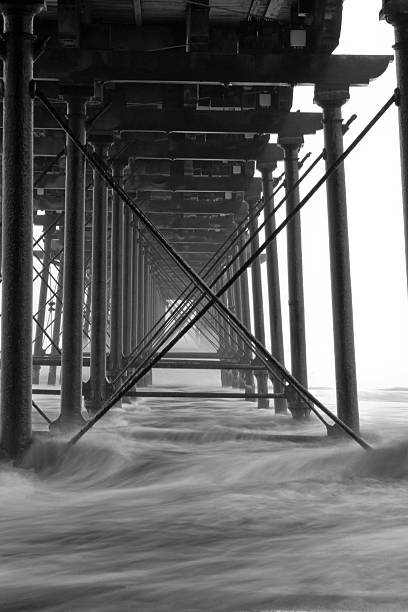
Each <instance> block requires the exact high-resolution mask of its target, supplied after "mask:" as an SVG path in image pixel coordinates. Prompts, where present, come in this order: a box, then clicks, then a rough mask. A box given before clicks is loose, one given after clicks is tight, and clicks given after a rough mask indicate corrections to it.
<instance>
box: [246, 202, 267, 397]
mask: <svg viewBox="0 0 408 612" xmlns="http://www.w3.org/2000/svg"><path fill="white" fill-rule="evenodd" d="M250 215H251V217H252V218H251V221H250V223H249V232H250V236H251V238H252V240H251V245H250V246H251V254H253V253H254V252H255V251H256V250H257V249H258V248H259V234H257V233H256V232H257V229H258V218H257V217H255V218H253V212H252V210H251V209H250ZM251 272H252V304H253V308H254V336H255V337H256V339H257V340H259V341H260V342H261V343H262V344H263V345H265V322H264V308H263V298H262V276H261V262H260V259H259V257H257V258H256V259H255V260H254V261H253V263H252V265H251ZM255 378H256V381H257V386H258V393H268V375H267V373H266V371H265V372H264V371H259V370H257V371H256V374H255ZM258 408H269V400H268V399H266V398H259V399H258Z"/></svg>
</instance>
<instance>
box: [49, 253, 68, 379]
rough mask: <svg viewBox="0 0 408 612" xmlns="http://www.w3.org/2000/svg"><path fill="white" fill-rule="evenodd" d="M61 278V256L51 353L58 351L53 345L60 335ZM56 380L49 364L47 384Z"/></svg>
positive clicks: (58, 342)
mask: <svg viewBox="0 0 408 612" xmlns="http://www.w3.org/2000/svg"><path fill="white" fill-rule="evenodd" d="M63 279H64V260H63V257H62V256H61V259H60V265H59V269H58V279H57V284H58V287H57V292H56V295H55V313H54V324H53V327H52V342H53V344H52V345H51V355H58V351H57V349H56V348H55V347H57V346H59V345H60V335H61V315H62V292H63ZM56 382H57V366H56V365H51V366H50V369H49V371H48V384H49V385H55V384H56Z"/></svg>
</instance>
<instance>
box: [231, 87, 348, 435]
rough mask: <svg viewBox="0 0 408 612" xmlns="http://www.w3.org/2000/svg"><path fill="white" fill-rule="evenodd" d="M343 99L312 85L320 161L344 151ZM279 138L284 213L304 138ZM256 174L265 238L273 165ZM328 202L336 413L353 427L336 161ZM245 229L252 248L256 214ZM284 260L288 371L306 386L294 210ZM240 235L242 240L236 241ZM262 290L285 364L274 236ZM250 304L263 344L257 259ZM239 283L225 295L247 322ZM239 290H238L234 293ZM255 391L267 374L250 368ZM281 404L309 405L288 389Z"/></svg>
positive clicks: (298, 411) (300, 409)
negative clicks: (320, 128)
mask: <svg viewBox="0 0 408 612" xmlns="http://www.w3.org/2000/svg"><path fill="white" fill-rule="evenodd" d="M348 99H349V91H348V88H347V87H344V88H343V89H342V90H338V89H336V90H333V89H332V88H330V87H325V88H323V87H320V88H316V90H315V101H316V103H317V104H319V105H320V106H321V107H322V109H323V125H324V141H325V160H326V167H327V168H329V167H330V166H331V165H332V164H333V162H334V161H335V160H336V159H337V158H338V157H339V156H340V155H341V154H342V153H343V120H342V112H341V108H342V106H343V104H344V103H345V102H346V101H347V100H348ZM278 142H279V144H280V145H281V146H282V147H283V149H284V152H285V189H286V198H287V200H286V214H287V215H289V214H290V213H291V212H292V211H293V210H294V209H295V208H296V207H297V205H298V204H299V202H300V193H299V187H298V186H297V182H298V180H299V150H300V147H301V146H302V144H303V138H302V137H301V136H299V137H295V138H280V139H279V140H278ZM257 168H258V170H259V171H260V172H261V175H262V185H263V199H264V215H265V218H266V223H265V238H266V239H267V238H268V237H269V236H271V235H272V234H273V233H274V232H275V229H276V222H275V217H274V216H273V215H272V212H273V210H274V198H273V190H274V186H275V185H276V182H275V179H274V177H273V171H274V169H275V168H276V164H275V163H258V165H257ZM327 208H328V226H329V228H328V229H329V248H330V270H331V288H332V311H333V333H334V350H335V371H336V392H337V413H338V416H339V417H340V418H341V419H342V420H343V421H344V422H345V423H347V425H349V427H351V428H352V429H354V430H355V431H357V432H358V431H359V412H358V398H357V377H356V362H355V349H354V331H353V304H352V292H351V276H350V257H349V242H348V223H347V199H346V183H345V174H344V166H343V165H342V166H340V167H339V168H338V169H337V170H336V172H335V173H334V174H332V175H331V176H330V177H329V179H328V181H327ZM250 218H251V221H250V223H249V233H250V235H252V237H253V239H252V243H251V251H252V253H253V252H255V251H256V250H257V249H258V247H259V239H258V235H257V234H256V232H257V227H258V224H257V219H256V216H254V215H253V213H252V212H251V213H250ZM286 238H287V262H288V296H289V327H290V354H291V367H290V370H291V373H292V375H293V376H294V377H295V378H296V379H297V380H298V381H299V382H300V383H301V384H302V385H303V386H304V387H306V388H307V386H308V375H307V355H306V331H305V328H306V326H305V306H304V289H303V262H302V233H301V217H300V215H299V214H298V215H296V216H295V217H294V218H293V219H292V220H291V221H290V223H289V224H288V227H287V234H286ZM242 240H243V239H242ZM266 270H267V279H268V282H267V289H268V302H269V313H268V314H269V322H270V344H271V352H272V354H273V356H274V357H276V359H277V360H278V361H279V362H280V363H282V364H284V363H285V356H284V342H283V328H282V306H281V294H280V277H279V261H278V249H277V242H276V240H274V241H272V242H271V243H270V244H269V245H268V247H267V249H266ZM251 272H252V274H251V276H252V305H253V331H254V335H255V336H256V337H257V339H258V340H260V341H261V342H262V343H263V344H265V342H266V337H265V327H264V299H263V298H264V296H263V291H262V290H263V283H262V278H261V263H260V261H259V258H258V259H256V260H255V261H254V263H253V264H252V267H251ZM242 281H243V284H242V286H241V287H240V288H238V284H237V283H236V293H235V295H233V294H232V292H231V295H230V296H229V297H228V299H229V303H230V305H233V306H234V308H235V311H236V314H238V316H240V318H241V320H242V321H243V322H244V323H245V324H246V325H247V326H248V328H249V314H246V315H244V312H245V307H244V303H245V299H246V298H244V294H245V291H246V286H247V280H246V279H245V276H243V277H242ZM238 291H240V293H238ZM256 378H257V387H258V393H260V394H266V393H267V392H268V391H267V389H268V379H267V375H266V373H262V372H261V373H257V375H256ZM283 391H284V388H283V385H282V383H280V382H279V381H274V393H277V394H281V393H283ZM287 400H288V408H289V410H290V411H291V413H292V415H293V416H294V417H295V418H303V417H306V416H308V414H309V408H308V406H307V405H306V404H305V403H304V402H303V401H302V400H301V399H299V398H298V397H296V395H294V394H291V393H289V397H287ZM258 405H259V407H261V408H266V407H268V400H267V399H263V398H262V399H259V402H258ZM275 411H276V412H278V413H282V412H285V411H286V402H285V399H281V398H278V399H275Z"/></svg>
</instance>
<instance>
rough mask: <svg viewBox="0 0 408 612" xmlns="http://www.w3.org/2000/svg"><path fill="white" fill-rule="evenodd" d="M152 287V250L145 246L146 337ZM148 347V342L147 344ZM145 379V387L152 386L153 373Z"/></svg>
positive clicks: (144, 319) (144, 318) (144, 328)
mask: <svg viewBox="0 0 408 612" xmlns="http://www.w3.org/2000/svg"><path fill="white" fill-rule="evenodd" d="M150 285H151V273H150V249H149V247H148V246H147V245H146V246H145V266H144V283H143V286H144V291H143V301H144V308H143V330H144V334H143V336H146V335H147V334H148V333H149V331H150V323H151V318H150V313H151V302H150ZM147 345H148V342H147ZM143 378H144V384H145V385H149V386H150V385H151V384H152V382H153V371H152V370H151V369H150V370H149V371H148V372H147V373H146V374H145V376H144V377H143Z"/></svg>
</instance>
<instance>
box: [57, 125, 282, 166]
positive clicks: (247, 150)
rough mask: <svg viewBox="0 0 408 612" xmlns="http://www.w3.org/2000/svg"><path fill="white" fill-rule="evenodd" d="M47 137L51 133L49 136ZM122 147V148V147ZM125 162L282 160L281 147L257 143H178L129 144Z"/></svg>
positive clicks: (170, 141) (138, 142) (130, 142)
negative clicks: (131, 160) (154, 160)
mask: <svg viewBox="0 0 408 612" xmlns="http://www.w3.org/2000/svg"><path fill="white" fill-rule="evenodd" d="M47 134H48V132H47ZM122 146H123V144H122ZM124 155H126V159H127V158H128V157H132V158H135V159H169V160H203V161H212V160H218V161H222V160H228V161H251V160H255V159H259V158H260V157H262V158H264V157H266V158H267V159H269V160H270V161H271V162H273V161H281V160H283V151H282V149H281V147H279V146H278V145H275V144H265V143H258V142H256V140H255V139H254V142H248V141H243V142H234V143H231V142H230V143H228V142H220V143H214V144H212V143H201V142H198V143H194V144H192V143H188V142H183V143H179V142H177V143H175V142H173V141H172V140H171V138H169V140H168V142H142V141H137V140H136V141H132V140H130V141H128V142H127V144H126V147H125V150H124Z"/></svg>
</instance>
